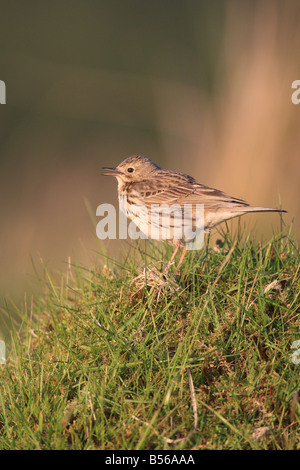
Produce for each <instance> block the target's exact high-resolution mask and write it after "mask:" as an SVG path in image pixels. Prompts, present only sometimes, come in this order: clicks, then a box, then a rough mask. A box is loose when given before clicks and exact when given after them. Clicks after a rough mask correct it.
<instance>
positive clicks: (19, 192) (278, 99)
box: [0, 0, 300, 304]
mask: <svg viewBox="0 0 300 470" xmlns="http://www.w3.org/2000/svg"><path fill="white" fill-rule="evenodd" d="M299 25H300V5H299V1H298V0H281V1H277V0H257V1H256V0H249V1H248V0H243V2H241V1H239V0H224V1H222V0H217V1H216V0H209V1H208V0H207V1H200V0H182V1H181V0H179V1H176V2H175V1H174V0H164V1H157V0H151V1H150V2H146V1H141V0H126V1H123V0H97V1H96V0H84V1H83V0H72V2H68V1H62V0H59V1H58V0H53V1H51V2H46V1H41V0H39V1H37V0H26V1H23V2H21V1H12V2H7V1H3V0H1V1H0V38H1V41H0V44H1V47H0V57H1V63H0V79H1V80H3V81H4V82H5V83H6V103H7V104H6V105H1V106H0V161H1V164H0V165H1V166H0V180H1V199H0V207H1V230H0V300H1V304H3V303H5V301H6V299H7V298H11V299H13V301H14V302H16V303H18V302H22V301H23V299H24V293H25V292H27V294H28V295H29V294H30V292H31V291H32V289H33V284H34V278H35V274H34V270H33V267H32V260H33V261H34V263H36V264H37V265H38V264H39V260H40V259H42V260H43V261H44V262H45V263H47V264H48V266H49V267H50V268H51V269H54V270H56V269H57V270H58V271H65V270H66V266H67V260H68V258H69V257H70V258H71V262H78V263H81V264H84V265H87V266H90V265H92V264H93V263H94V262H95V259H96V258H97V255H96V250H98V244H97V240H96V233H95V226H94V221H93V217H94V218H95V214H96V207H97V206H98V205H99V204H101V203H103V202H110V203H113V204H115V205H116V204H117V191H116V189H117V185H116V181H115V180H113V179H109V178H103V177H101V167H102V166H115V165H117V164H118V163H120V162H121V161H122V160H123V159H124V158H126V157H127V156H129V155H132V154H136V153H140V154H143V155H146V156H148V157H150V158H151V159H152V160H153V161H155V162H156V163H157V164H159V165H160V166H162V167H163V168H169V169H174V170H178V171H182V172H184V173H188V174H192V175H193V176H194V177H195V178H196V179H197V180H198V181H199V182H201V183H203V184H207V185H210V186H212V187H216V188H219V189H222V190H223V191H225V192H227V193H229V194H230V195H232V196H236V197H240V198H242V199H246V200H247V201H248V202H250V203H251V204H253V205H262V206H271V207H272V206H273V207H279V206H280V205H281V206H282V207H284V208H285V209H287V210H288V211H289V213H288V215H286V216H284V221H285V223H286V224H290V222H291V221H292V220H293V219H295V231H296V233H297V231H299V228H300V222H299V215H300V197H299V196H300V189H299V170H300V105H298V106H297V105H294V104H293V103H292V101H291V95H292V92H293V91H294V90H292V88H291V84H292V82H293V81H294V80H297V79H300V54H299V51H300V27H299ZM91 214H92V216H91ZM243 222H245V223H246V224H247V226H248V225H249V226H251V225H252V224H253V225H254V226H255V230H256V232H257V233H258V234H259V236H261V235H262V234H263V236H265V237H267V236H269V235H271V234H272V231H273V230H274V229H275V230H276V228H277V227H278V226H279V225H280V218H279V216H278V215H276V214H275V215H272V214H270V215H259V214H258V215H256V216H252V215H251V216H247V221H246V220H245V218H244V221H243ZM108 244H109V242H108ZM114 250H116V248H114ZM114 253H115V251H114Z"/></svg>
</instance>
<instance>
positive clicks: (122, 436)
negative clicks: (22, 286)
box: [0, 233, 300, 449]
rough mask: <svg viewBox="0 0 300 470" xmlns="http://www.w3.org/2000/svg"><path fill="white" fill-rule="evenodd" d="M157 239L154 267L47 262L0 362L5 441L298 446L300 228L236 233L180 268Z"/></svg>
mask: <svg viewBox="0 0 300 470" xmlns="http://www.w3.org/2000/svg"><path fill="white" fill-rule="evenodd" d="M160 246H161V245H160ZM150 248H151V250H152V251H151V256H148V257H145V256H144V253H141V257H144V258H145V259H146V261H147V260H148V263H147V265H146V267H145V268H142V270H141V264H140V263H139V265H137V264H136V262H135V261H130V259H129V257H128V258H127V259H126V263H124V265H123V266H117V267H116V265H114V264H113V263H112V262H110V267H105V268H104V269H99V268H98V269H95V270H87V269H84V268H82V267H75V266H71V265H69V266H68V268H67V272H66V274H65V275H62V276H60V278H57V276H56V277H54V276H52V275H51V274H50V273H49V272H48V271H47V269H46V268H44V273H43V276H42V283H43V285H44V293H43V294H42V295H41V296H40V297H39V298H34V299H32V300H31V302H27V304H26V305H25V309H24V312H22V325H21V327H18V328H17V327H16V326H13V324H11V325H10V330H11V338H10V339H9V340H8V341H7V348H8V355H7V356H8V357H7V363H6V365H2V366H0V367H1V368H0V376H1V377H0V448H1V449H179V448H185V449H299V442H300V439H299V438H300V431H299V429H300V426H299V420H300V410H299V389H300V384H299V370H300V369H299V367H300V364H298V363H297V361H295V360H292V352H293V350H292V349H291V347H292V344H293V342H294V341H295V340H299V339H300V325H299V309H300V306H299V292H300V277H299V267H300V257H299V251H298V249H297V247H296V246H295V243H294V241H293V239H292V237H291V235H290V233H280V234H278V235H275V236H274V237H273V238H272V239H271V240H270V241H269V242H267V243H266V244H264V245H262V244H259V243H256V242H254V241H251V240H250V239H247V240H241V238H240V237H239V236H237V237H236V239H235V240H232V239H231V238H230V236H229V234H228V233H226V234H225V236H224V239H223V243H219V244H217V245H215V246H212V247H210V248H209V247H207V248H206V249H204V251H202V252H190V253H189V254H188V256H187V257H186V260H185V263H184V264H183V265H182V271H181V276H180V277H179V278H178V277H175V276H174V275H173V271H174V267H173V266H172V267H171V270H170V272H169V274H168V275H163V274H162V269H163V265H164V263H165V262H166V259H168V256H169V255H170V251H171V249H170V250H169V248H168V247H167V248H166V250H167V253H164V255H162V253H161V252H159V251H158V249H157V248H155V246H154V245H153V246H152V245H151V246H150ZM148 249H149V247H148ZM140 250H141V249H140ZM133 259H134V258H133ZM153 260H155V261H153ZM107 261H108V260H107ZM160 266H161V267H162V268H161V269H160ZM172 270H173V271H172ZM27 300H28V299H27ZM28 304H30V305H28ZM19 315H21V312H19ZM294 358H295V357H294Z"/></svg>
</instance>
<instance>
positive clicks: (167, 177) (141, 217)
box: [103, 155, 286, 274]
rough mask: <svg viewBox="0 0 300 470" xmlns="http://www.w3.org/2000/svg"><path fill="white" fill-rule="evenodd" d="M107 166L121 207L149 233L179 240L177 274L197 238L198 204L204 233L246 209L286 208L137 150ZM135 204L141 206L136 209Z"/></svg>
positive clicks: (267, 210)
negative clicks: (250, 199) (249, 198)
mask: <svg viewBox="0 0 300 470" xmlns="http://www.w3.org/2000/svg"><path fill="white" fill-rule="evenodd" d="M103 170H105V173H104V175H107V176H115V177H116V178H117V180H118V196H119V204H120V208H121V209H122V210H123V211H124V212H125V214H126V215H127V217H128V218H129V219H131V220H134V222H135V223H136V224H137V225H138V226H139V227H140V229H141V231H143V232H147V234H149V232H151V235H150V238H156V239H168V240H169V241H170V242H171V243H173V244H174V245H175V250H174V252H173V254H172V257H171V259H170V262H169V263H168V266H170V264H171V263H172V262H173V260H174V258H175V256H176V253H177V251H178V249H179V247H180V246H183V251H182V255H181V257H180V260H179V263H178V265H177V269H176V274H178V272H179V266H180V265H181V263H182V261H183V258H184V256H185V253H186V251H187V249H188V248H187V247H188V244H189V243H191V241H192V237H195V228H196V229H197V221H198V219H197V217H196V215H197V212H196V209H195V208H196V207H202V208H203V211H202V214H203V217H202V227H200V228H201V230H202V231H203V230H204V231H206V232H207V231H209V230H210V229H212V228H213V227H215V226H216V225H218V224H220V223H221V222H224V221H225V220H228V219H232V218H233V217H239V216H241V215H243V214H246V213H247V212H286V211H284V210H282V209H271V208H267V207H254V206H250V205H249V204H248V203H247V202H245V201H243V200H242V199H237V198H235V197H231V196H228V195H227V194H225V193H223V192H222V191H219V190H217V189H213V188H209V187H208V186H204V185H202V184H199V183H197V181H196V180H195V179H194V178H192V177H191V176H188V175H185V174H184V173H179V172H177V171H170V170H163V169H162V168H160V167H159V166H158V165H156V164H155V163H153V162H152V161H151V160H150V159H149V158H147V157H143V156H141V155H133V156H131V157H129V158H126V160H124V161H123V162H122V163H120V164H119V165H118V166H117V167H116V168H107V167H105V168H103ZM136 207H138V208H139V210H138V211H137V210H136ZM158 207H159V209H157V208H158ZM174 207H175V210H173V209H174ZM133 208H135V210H133ZM168 208H172V210H171V211H170V210H168ZM186 208H188V211H187V213H188V215H187V216H186V214H185V218H184V221H185V222H186V221H187V222H189V223H190V227H191V230H192V231H190V232H188V233H190V236H189V235H187V234H186V232H184V233H183V231H182V226H183V218H182V213H181V211H180V209H183V210H184V211H185V212H186ZM179 212H180V213H179ZM151 213H152V214H153V213H154V214H156V215H158V213H159V217H158V218H157V217H156V218H155V217H151ZM147 229H150V230H147ZM179 229H180V230H179ZM178 233H180V235H179V236H178ZM153 234H154V235H153Z"/></svg>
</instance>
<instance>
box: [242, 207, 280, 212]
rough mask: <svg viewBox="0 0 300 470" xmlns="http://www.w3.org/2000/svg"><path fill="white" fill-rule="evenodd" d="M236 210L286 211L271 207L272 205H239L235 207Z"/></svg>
mask: <svg viewBox="0 0 300 470" xmlns="http://www.w3.org/2000/svg"><path fill="white" fill-rule="evenodd" d="M235 210H236V211H238V212H287V211H286V210H284V209H273V208H272V207H258V206H241V207H235Z"/></svg>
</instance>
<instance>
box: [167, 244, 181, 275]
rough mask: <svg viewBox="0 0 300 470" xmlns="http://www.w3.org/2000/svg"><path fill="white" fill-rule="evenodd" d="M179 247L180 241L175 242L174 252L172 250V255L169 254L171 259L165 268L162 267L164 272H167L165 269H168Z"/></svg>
mask: <svg viewBox="0 0 300 470" xmlns="http://www.w3.org/2000/svg"><path fill="white" fill-rule="evenodd" d="M179 248H180V243H176V246H175V250H174V252H173V254H172V256H171V259H170V261H169V262H168V264H167V266H166V267H165V269H164V271H165V272H167V271H168V270H169V267H170V266H171V264H172V263H173V261H174V258H175V256H176V254H177V251H178V250H179Z"/></svg>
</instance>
